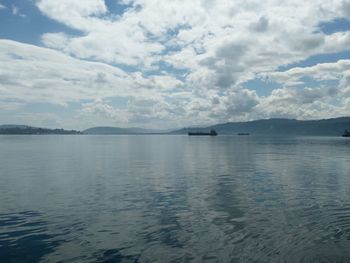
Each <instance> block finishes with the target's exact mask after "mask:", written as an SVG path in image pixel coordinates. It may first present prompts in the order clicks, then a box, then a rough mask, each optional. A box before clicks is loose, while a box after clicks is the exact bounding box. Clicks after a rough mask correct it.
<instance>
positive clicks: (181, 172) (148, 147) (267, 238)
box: [0, 135, 350, 263]
mask: <svg viewBox="0 0 350 263" xmlns="http://www.w3.org/2000/svg"><path fill="white" fill-rule="evenodd" d="M283 261H285V262H349V261H350V140H349V139H346V138H325V137H299V138H298V137H295V138H293V137H287V138H285V137H281V138H272V137H271V138H269V137H254V136H217V137H188V136H153V135H152V136H0V262H2V263H7V262H15V263H21V262H283Z"/></svg>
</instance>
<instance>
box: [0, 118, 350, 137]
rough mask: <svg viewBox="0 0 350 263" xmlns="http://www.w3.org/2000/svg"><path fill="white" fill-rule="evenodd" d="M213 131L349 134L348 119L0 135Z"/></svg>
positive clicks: (17, 130) (10, 129)
mask: <svg viewBox="0 0 350 263" xmlns="http://www.w3.org/2000/svg"><path fill="white" fill-rule="evenodd" d="M212 129H213V130H216V132H217V133H218V134H219V135H220V134H221V135H222V134H226V135H235V134H238V133H249V134H251V135H273V136H285V135H287V136H340V135H341V134H342V133H343V132H344V130H346V129H347V130H350V117H340V118H333V119H322V120H295V119H263V120H255V121H247V122H227V123H221V124H216V125H212V126H207V127H188V128H182V129H177V130H156V129H143V128H119V127H93V128H89V129H86V130H84V131H82V132H80V131H75V130H63V129H46V128H36V127H31V126H26V125H0V134H88V135H127V134H134V135H139V134H172V135H177V134H178V135H180V134H187V133H188V132H208V131H210V130H212Z"/></svg>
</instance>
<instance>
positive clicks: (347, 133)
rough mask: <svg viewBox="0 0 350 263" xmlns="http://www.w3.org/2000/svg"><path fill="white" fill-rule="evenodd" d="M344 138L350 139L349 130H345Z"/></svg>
mask: <svg viewBox="0 0 350 263" xmlns="http://www.w3.org/2000/svg"><path fill="white" fill-rule="evenodd" d="M342 136H343V137H350V132H349V131H348V130H345V131H344V133H343V134H342Z"/></svg>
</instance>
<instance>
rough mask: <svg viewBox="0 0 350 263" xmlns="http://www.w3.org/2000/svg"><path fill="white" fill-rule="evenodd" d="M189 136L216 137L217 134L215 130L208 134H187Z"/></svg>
mask: <svg viewBox="0 0 350 263" xmlns="http://www.w3.org/2000/svg"><path fill="white" fill-rule="evenodd" d="M188 135H189V136H217V135H218V133H217V132H216V131H215V130H210V132H200V131H198V132H189V133H188Z"/></svg>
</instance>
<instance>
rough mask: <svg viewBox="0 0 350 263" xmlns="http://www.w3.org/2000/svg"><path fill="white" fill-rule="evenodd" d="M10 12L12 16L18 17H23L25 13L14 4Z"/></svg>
mask: <svg viewBox="0 0 350 263" xmlns="http://www.w3.org/2000/svg"><path fill="white" fill-rule="evenodd" d="M12 14H13V15H14V16H19V17H22V18H25V17H26V15H25V14H23V13H22V12H21V11H20V10H19V8H18V7H17V6H15V5H12Z"/></svg>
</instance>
